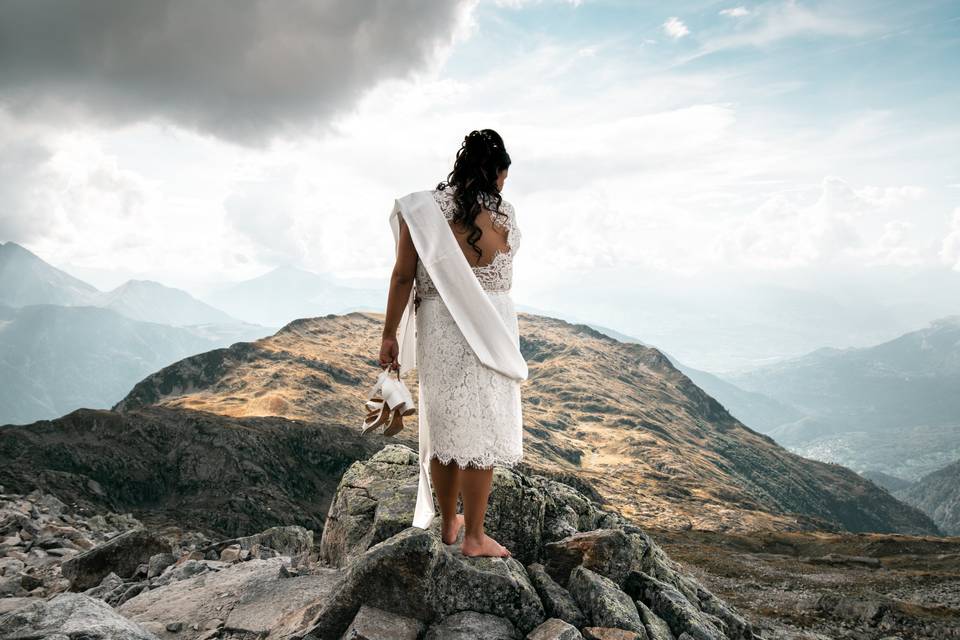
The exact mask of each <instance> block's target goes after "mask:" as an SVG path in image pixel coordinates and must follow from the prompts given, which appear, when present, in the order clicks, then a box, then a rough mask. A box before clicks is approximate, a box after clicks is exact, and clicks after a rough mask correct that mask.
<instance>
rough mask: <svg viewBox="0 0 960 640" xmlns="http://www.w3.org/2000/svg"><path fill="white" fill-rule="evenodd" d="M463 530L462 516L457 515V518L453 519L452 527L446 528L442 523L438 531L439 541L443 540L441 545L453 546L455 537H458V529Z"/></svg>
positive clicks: (460, 514)
mask: <svg viewBox="0 0 960 640" xmlns="http://www.w3.org/2000/svg"><path fill="white" fill-rule="evenodd" d="M461 528H463V514H462V513H458V514H457V516H456V517H455V518H454V519H453V524H452V526H449V527H448V526H447V525H446V523H444V525H443V527H442V529H441V531H440V539H441V540H443V544H453V543H454V542H456V541H457V536H459V535H460V529H461Z"/></svg>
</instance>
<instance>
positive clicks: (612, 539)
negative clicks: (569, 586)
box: [544, 528, 649, 585]
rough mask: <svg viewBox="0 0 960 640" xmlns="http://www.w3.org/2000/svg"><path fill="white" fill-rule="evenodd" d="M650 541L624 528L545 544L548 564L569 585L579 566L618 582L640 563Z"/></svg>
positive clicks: (550, 569)
mask: <svg viewBox="0 0 960 640" xmlns="http://www.w3.org/2000/svg"><path fill="white" fill-rule="evenodd" d="M648 547H649V543H648V542H647V540H645V539H644V538H643V537H641V536H640V535H638V534H633V533H631V534H628V533H627V532H626V531H624V529H623V528H618V529H595V530H593V531H582V532H578V533H574V534H572V535H569V536H567V537H565V538H562V539H560V540H557V541H555V542H549V543H547V544H546V545H544V555H545V560H544V565H545V566H546V569H547V572H548V573H549V574H550V575H551V577H553V579H554V580H556V581H557V582H558V583H560V584H566V583H567V580H568V578H569V577H570V571H572V570H573V568H574V567H576V566H577V565H583V566H584V567H586V568H588V569H590V570H592V571H595V572H596V573H599V574H600V575H602V576H606V577H607V578H610V579H611V580H613V581H614V582H615V583H617V584H618V585H619V584H621V583H622V582H623V579H624V578H625V577H626V575H627V573H628V572H629V571H630V569H631V568H632V567H637V566H639V565H640V561H641V558H643V555H644V553H645V552H646V550H647V548H648Z"/></svg>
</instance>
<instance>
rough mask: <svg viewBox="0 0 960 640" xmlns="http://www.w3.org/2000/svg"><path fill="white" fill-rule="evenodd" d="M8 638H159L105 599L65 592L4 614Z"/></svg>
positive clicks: (1, 625) (0, 619)
mask: <svg viewBox="0 0 960 640" xmlns="http://www.w3.org/2000/svg"><path fill="white" fill-rule="evenodd" d="M0 629H3V632H4V636H3V637H4V638H8V639H10V640H13V639H15V638H24V639H26V638H29V639H31V640H33V639H37V640H39V639H41V638H46V639H49V640H52V639H53V638H61V637H62V638H77V639H79V638H83V639H84V640H157V637H156V636H155V635H153V634H152V633H150V632H148V631H147V630H145V629H144V628H142V627H141V626H140V625H138V624H136V623H134V622H132V621H130V620H127V619H126V618H124V617H123V616H121V615H120V614H118V613H116V612H115V611H114V610H113V608H111V607H110V606H109V605H108V604H106V603H105V602H103V601H102V600H97V599H96V598H91V597H90V596H87V595H83V594H80V593H62V594H60V595H58V596H55V597H54V598H52V599H50V600H41V601H39V602H34V603H32V604H28V605H27V606H25V607H21V608H19V609H17V610H15V611H12V612H10V613H7V614H6V615H3V616H0Z"/></svg>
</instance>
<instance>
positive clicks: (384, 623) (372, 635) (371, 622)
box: [343, 605, 425, 640]
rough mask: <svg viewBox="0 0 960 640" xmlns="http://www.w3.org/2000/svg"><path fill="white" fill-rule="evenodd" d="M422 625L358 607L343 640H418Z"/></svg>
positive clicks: (376, 610)
mask: <svg viewBox="0 0 960 640" xmlns="http://www.w3.org/2000/svg"><path fill="white" fill-rule="evenodd" d="M424 628H425V627H424V624H423V623H422V622H420V621H419V620H417V619H415V618H407V617H405V616H399V615H397V614H395V613H391V612H389V611H384V610H383V609H377V608H376V607H371V606H368V605H363V606H362V607H360V611H358V612H357V615H356V616H354V618H353V622H351V623H350V627H349V628H348V629H347V632H346V633H344V634H343V640H419V638H420V637H421V636H422V635H423V631H424Z"/></svg>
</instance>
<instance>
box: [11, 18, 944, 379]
mask: <svg viewBox="0 0 960 640" xmlns="http://www.w3.org/2000/svg"><path fill="white" fill-rule="evenodd" d="M0 59H3V60H4V64H2V65H0V241H7V240H12V241H15V242H18V243H20V244H22V245H24V246H26V247H27V248H28V249H30V250H31V251H33V252H35V253H37V254H38V255H40V256H41V257H42V258H44V259H45V260H47V261H49V262H51V263H53V264H55V265H56V266H58V267H61V268H63V269H65V270H67V271H68V272H70V273H71V274H73V275H76V276H78V277H81V278H83V279H85V280H87V281H89V282H91V283H92V284H94V285H95V286H97V287H99V288H101V289H104V290H106V289H110V288H112V287H115V286H117V285H119V284H121V283H122V282H124V281H125V280H127V279H129V278H139V279H151V280H157V281H160V282H163V283H164V284H167V285H170V286H176V287H181V288H184V289H186V290H188V291H190V292H191V293H194V294H195V295H198V296H202V295H203V294H204V293H205V292H207V291H209V290H210V289H211V288H212V287H215V286H217V285H219V284H221V283H224V282H229V281H239V280H244V279H247V278H251V277H255V276H257V275H260V274H262V273H265V272H267V271H269V270H270V269H272V268H274V267H277V266H281V265H286V266H295V267H299V268H303V269H307V270H310V271H314V272H317V273H322V274H328V275H330V276H331V277H336V278H339V279H343V280H344V281H346V282H351V283H358V284H362V285H364V286H376V285H377V283H380V284H381V285H382V286H384V288H385V287H386V279H387V277H388V275H389V273H390V269H391V268H392V264H393V257H394V256H393V240H392V235H391V232H390V229H389V225H388V215H389V212H390V209H391V207H392V204H393V199H394V198H397V197H399V196H401V195H404V194H406V193H409V192H411V191H416V190H421V189H429V188H433V187H434V186H436V183H437V182H439V181H441V180H443V179H444V178H445V177H446V175H447V173H448V172H449V170H450V168H451V167H452V163H453V159H454V156H455V154H456V151H457V149H458V148H459V146H460V143H461V141H462V139H463V136H464V135H466V134H467V133H468V132H469V131H470V130H472V129H479V128H493V129H496V130H497V131H498V132H499V133H500V134H501V135H502V136H503V138H504V140H505V143H506V146H507V150H508V152H509V153H510V154H511V157H512V160H513V164H512V166H511V168H510V174H509V177H508V179H507V182H506V185H505V187H504V191H503V196H504V197H505V198H506V199H507V200H508V201H510V202H511V203H512V204H513V205H514V207H515V209H516V211H517V219H518V225H519V227H520V229H521V233H522V235H521V238H520V243H519V247H518V248H517V253H516V258H515V267H514V269H515V271H514V278H515V280H514V297H515V299H516V300H517V301H518V302H519V303H521V304H526V305H528V306H529V307H531V308H538V309H544V310H546V311H557V312H558V313H559V312H563V313H566V314H568V315H573V316H577V317H582V318H583V319H585V320H586V319H589V320H592V321H594V322H598V323H600V324H609V325H612V326H615V327H616V328H617V329H618V330H621V331H625V332H630V333H631V334H632V335H636V336H638V337H640V338H641V339H644V340H651V339H652V340H657V341H660V342H663V343H665V344H666V345H667V347H669V348H672V349H674V351H675V352H677V353H680V354H681V355H683V356H684V357H685V358H686V359H687V360H689V361H692V362H694V363H696V364H700V365H703V366H712V367H714V368H716V369H723V368H725V367H726V368H731V367H733V366H734V365H736V364H738V362H737V361H736V358H730V357H726V356H721V355H719V354H720V352H721V351H724V352H730V351H734V350H738V351H743V349H744V348H745V347H744V345H743V344H741V343H742V341H743V336H742V333H743V332H744V331H749V326H748V325H749V323H748V322H744V321H742V319H740V320H737V321H735V322H734V321H733V320H730V317H731V316H730V315H729V314H727V315H724V317H723V318H719V319H717V320H716V323H718V324H719V325H723V326H724V327H726V329H730V327H733V326H734V325H736V329H737V331H738V332H739V333H738V335H740V337H739V338H736V339H734V338H730V341H731V342H730V345H729V347H724V348H723V349H718V350H715V353H714V355H712V356H710V357H708V356H707V355H705V353H706V351H709V349H710V347H709V346H707V345H709V344H714V345H715V344H716V342H717V340H718V338H717V336H715V335H708V334H707V333H705V331H706V327H709V326H710V322H711V320H710V317H709V316H710V314H711V313H715V312H716V313H721V312H718V311H717V309H718V308H722V307H724V306H725V305H728V304H729V305H737V306H738V308H739V309H741V312H744V311H743V310H751V309H759V310H758V311H757V314H759V315H763V317H764V323H765V325H769V324H771V323H776V322H777V320H776V317H777V314H780V313H783V309H784V303H783V299H784V296H783V292H784V291H794V292H797V295H795V296H792V295H791V296H788V297H789V303H788V304H787V305H786V306H788V307H789V306H791V305H796V306H798V307H799V306H802V305H803V304H805V303H803V301H804V300H812V301H811V302H810V303H809V304H808V305H807V306H805V307H804V309H805V311H803V312H798V314H795V315H794V316H792V319H791V321H790V322H789V323H785V324H791V323H793V324H796V325H799V324H803V326H804V327H805V328H804V329H803V331H802V332H803V333H804V338H803V339H802V340H799V339H798V340H796V341H793V342H791V340H790V339H788V338H789V336H784V337H783V339H782V340H781V344H782V345H787V344H789V347H787V346H783V347H781V348H766V347H764V348H759V347H758V348H757V349H756V350H755V351H756V353H754V354H753V355H751V361H755V360H757V359H762V358H764V357H773V356H783V355H789V354H796V353H801V352H803V351H804V350H806V349H809V348H814V347H816V346H827V345H834V346H848V345H856V344H860V343H869V342H871V341H877V340H880V339H883V338H885V337H893V335H896V334H897V332H902V331H903V330H905V329H906V328H908V327H910V326H914V325H917V324H918V323H919V324H923V323H925V322H926V321H929V320H933V319H934V318H935V317H937V316H939V315H945V314H948V313H960V297H958V298H957V299H953V298H951V296H950V293H954V292H957V293H960V284H958V283H960V154H958V153H957V151H956V150H957V149H960V124H958V121H957V120H958V119H957V116H956V114H957V113H960V87H958V83H957V82H956V78H957V67H958V64H957V61H958V60H960V5H958V4H957V3H956V2H947V1H940V2H927V1H923V0H920V1H916V2H909V3H905V2H881V1H878V2H865V1H864V2H861V1H855V0H851V1H843V2H813V1H802V0H783V1H781V0H777V1H771V2H749V3H738V2H709V1H702V2H696V1H691V2H671V3H662V2H626V1H602V0H596V1H591V0H539V1H537V0H490V1H482V2H477V1H475V0H470V1H463V2H427V1H420V0H397V1H394V2H356V1H354V0H322V1H321V0H317V1H314V2H310V1H302V2H296V3H281V2H264V1H255V0H248V1H245V2H228V0H210V1H209V2H204V3H195V2H189V1H187V0H151V1H150V2H146V1H138V2H120V1H113V2H109V1H104V0H90V1H89V2H85V3H83V4H82V5H80V4H75V5H72V4H70V3H58V2H53V1H48V0H21V1H16V0H11V1H8V2H5V3H4V4H3V5H2V7H0ZM941 284H942V286H941ZM384 291H385V293H384V295H385V296H386V290H385V289H384ZM851 291H855V292H856V295H851V293H850V292H851ZM747 292H753V293H747ZM858 295H859V296H863V297H864V299H865V300H864V302H863V304H862V305H860V306H859V307H857V309H855V310H851V309H846V308H845V309H846V310H845V311H844V313H848V312H849V317H848V318H847V319H845V320H844V322H843V323H842V324H843V326H842V327H841V326H840V325H839V324H837V325H836V326H833V325H831V327H832V330H830V331H827V330H826V329H825V330H824V331H822V332H819V333H818V332H817V331H812V330H811V329H810V326H811V325H816V324H817V323H818V322H820V320H818V318H820V317H821V316H823V315H826V316H827V317H828V318H829V317H832V314H833V312H832V311H830V309H834V308H836V305H838V304H843V305H846V304H848V303H850V300H852V299H855V298H856V299H857V300H859V298H857V296H858ZM823 298H829V299H830V302H829V304H827V303H823V302H822V299H823ZM867 298H869V299H867ZM818 301H819V302H818ZM680 307H683V310H682V313H681V312H680V311H678V309H679V308H680ZM811 309H816V310H817V312H816V313H810V310H811ZM660 311H662V313H660ZM678 314H680V315H682V316H683V318H686V319H687V320H688V321H689V322H688V323H687V324H683V323H679V324H682V325H683V326H685V327H687V329H686V330H687V332H688V334H687V335H686V337H684V338H682V339H681V338H680V337H678V336H677V333H676V331H677V329H676V327H677V326H678V321H677V318H678V317H679V316H678ZM805 314H806V315H805ZM721 315H723V314H722V313H721ZM878 316H883V317H882V318H878ZM692 318H695V320H694V319H692ZM827 324H830V323H829V322H828V323H827ZM791 326H793V325H791ZM858 327H862V330H858ZM792 330H793V329H791V331H792ZM798 331H799V330H798ZM690 332H698V333H699V335H698V336H697V337H696V338H695V339H694V338H692V337H691V336H690V335H689V333H690ZM770 339H771V340H772V341H774V342H776V338H775V337H771V338H770ZM728 355H729V354H728ZM714 356H715V357H714Z"/></svg>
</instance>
